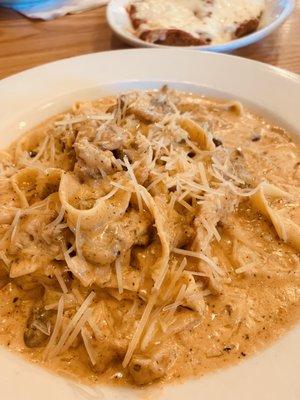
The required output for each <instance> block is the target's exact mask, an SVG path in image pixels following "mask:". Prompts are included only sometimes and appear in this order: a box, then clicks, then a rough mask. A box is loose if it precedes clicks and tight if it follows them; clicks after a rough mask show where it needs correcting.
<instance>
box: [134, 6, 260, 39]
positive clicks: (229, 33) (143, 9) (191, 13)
mask: <svg viewBox="0 0 300 400" xmlns="http://www.w3.org/2000/svg"><path fill="white" fill-rule="evenodd" d="M131 4H134V5H135V7H136V10H137V12H136V14H135V18H138V19H141V20H143V21H145V22H144V23H142V24H141V26H140V28H139V32H142V31H145V30H148V29H149V30H152V29H171V28H175V29H180V30H182V31H185V32H188V33H190V34H191V35H192V36H194V37H196V38H199V37H202V36H207V37H209V38H210V39H211V43H213V44H217V43H224V42H228V41H230V40H232V38H233V36H234V32H235V31H236V29H237V28H238V26H239V25H241V24H242V23H243V22H246V21H249V20H252V19H257V18H259V17H260V15H261V13H262V12H263V11H264V9H265V0H251V1H249V0H211V1H209V0H164V1H161V0H137V1H134V2H133V3H131Z"/></svg>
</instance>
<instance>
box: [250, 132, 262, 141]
mask: <svg viewBox="0 0 300 400" xmlns="http://www.w3.org/2000/svg"><path fill="white" fill-rule="evenodd" d="M260 139H261V136H260V135H259V134H258V133H256V134H254V135H252V136H251V141H252V142H259V141H260Z"/></svg>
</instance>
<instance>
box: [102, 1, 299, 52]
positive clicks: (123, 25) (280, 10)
mask: <svg viewBox="0 0 300 400" xmlns="http://www.w3.org/2000/svg"><path fill="white" fill-rule="evenodd" d="M162 1H163V0H162ZM249 1H251V0H249ZM129 2H130V0H111V1H110V2H109V4H108V6H107V11H106V18H107V22H108V24H109V26H110V27H111V29H112V30H113V31H114V32H115V34H116V35H117V36H118V37H119V38H120V39H122V40H123V41H124V42H126V43H128V44H130V45H131V46H134V47H155V48H166V47H168V46H164V45H158V44H153V43H148V42H145V41H143V40H140V39H138V38H137V37H136V36H135V35H134V34H133V28H132V25H131V22H130V19H129V17H128V13H127V11H126V6H127V5H128V3H129ZM294 7H295V0H266V11H265V12H264V14H263V17H262V20H261V23H260V26H259V29H258V30H257V31H256V32H254V33H251V34H250V35H247V36H244V37H242V38H240V39H236V40H232V41H230V42H227V43H224V44H217V45H207V46H189V49H195V50H206V51H218V52H230V51H233V50H235V49H239V48H240V47H245V46H248V45H249V44H252V43H255V42H257V41H259V40H261V39H263V38H264V37H266V36H267V35H269V34H270V33H271V32H273V31H274V30H275V29H277V28H278V27H279V26H280V25H281V24H282V23H283V22H284V21H285V20H286V19H287V18H288V17H289V15H290V14H291V12H292V11H293V9H294ZM178 48H181V47H177V49H178ZM185 48H186V47H185Z"/></svg>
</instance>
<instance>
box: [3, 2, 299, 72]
mask: <svg viewBox="0 0 300 400" xmlns="http://www.w3.org/2000/svg"><path fill="white" fill-rule="evenodd" d="M296 1H297V6H296V10H295V11H294V13H293V15H292V16H291V17H290V18H289V19H288V21H286V22H285V24H284V25H283V26H281V28H280V29H278V30H276V31H275V32H274V33H273V34H272V35H270V36H269V37H267V38H265V39H264V40H262V41H260V42H258V43H256V44H253V45H251V46H248V47H246V48H244V49H241V50H237V51H235V53H234V54H237V55H239V56H243V57H248V58H252V59H255V60H259V61H263V62H267V63H270V64H272V65H277V66H279V67H281V68H285V69H288V70H290V71H293V72H296V73H298V74H300V0H296ZM126 47H127V46H126V45H125V44H123V43H122V42H121V41H120V40H119V39H117V38H116V37H115V36H114V34H113V33H112V32H111V30H110V28H109V27H108V25H107V23H106V19H105V7H103V8H97V9H94V10H90V11H86V12H84V13H81V14H74V15H67V16H65V17H62V18H58V19H56V20H52V21H37V20H30V19H27V18H25V17H23V16H21V15H19V14H18V13H16V12H14V11H12V10H9V9H5V8H1V7H0V79H1V78H4V77H6V76H8V75H11V74H14V73H16V72H19V71H22V70H24V69H27V68H30V67H33V66H36V65H39V64H43V63H46V62H49V61H54V60H58V59H60V58H65V57H72V56H75V55H79V54H85V53H90V52H96V51H104V50H111V49H121V48H126Z"/></svg>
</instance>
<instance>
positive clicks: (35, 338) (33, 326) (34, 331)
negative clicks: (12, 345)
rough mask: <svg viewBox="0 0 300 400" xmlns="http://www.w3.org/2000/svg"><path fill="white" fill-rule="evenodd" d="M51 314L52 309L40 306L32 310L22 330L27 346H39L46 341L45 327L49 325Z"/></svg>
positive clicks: (47, 336)
mask: <svg viewBox="0 0 300 400" xmlns="http://www.w3.org/2000/svg"><path fill="white" fill-rule="evenodd" d="M52 316H53V310H45V309H44V308H42V307H39V308H34V309H33V310H32V312H31V314H30V315H29V318H28V320H27V326H26V329H25V332H24V343H25V345H26V346H27V347H30V348H34V347H41V346H43V345H44V344H45V343H46V342H47V339H48V338H49V335H48V334H47V333H48V332H47V327H48V326H49V323H50V320H51V317H52ZM39 327H41V328H42V329H40V328H39ZM44 328H45V329H44ZM46 332H47V333H46ZM49 333H50V332H49Z"/></svg>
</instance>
